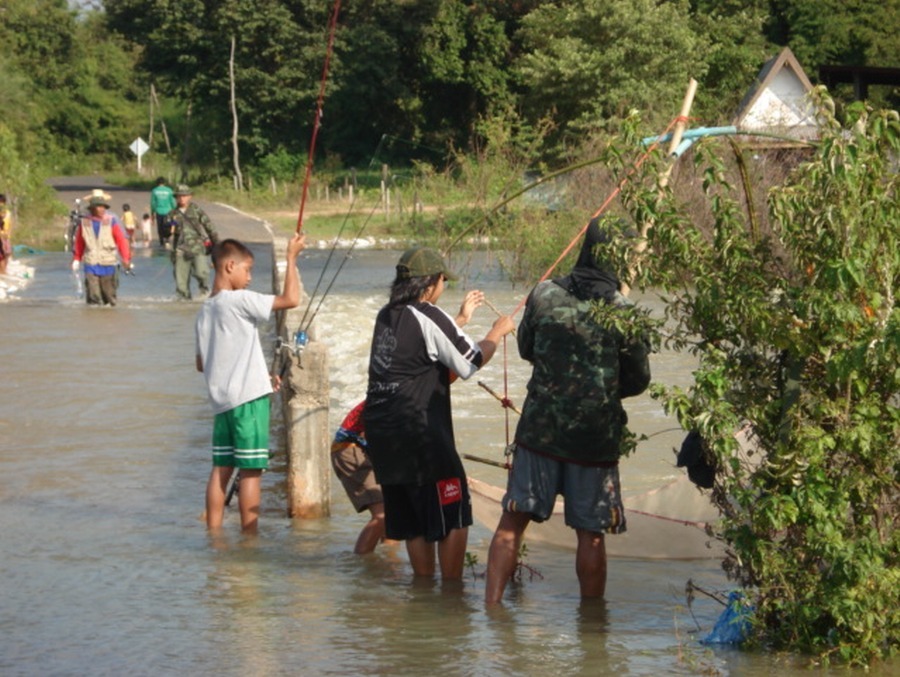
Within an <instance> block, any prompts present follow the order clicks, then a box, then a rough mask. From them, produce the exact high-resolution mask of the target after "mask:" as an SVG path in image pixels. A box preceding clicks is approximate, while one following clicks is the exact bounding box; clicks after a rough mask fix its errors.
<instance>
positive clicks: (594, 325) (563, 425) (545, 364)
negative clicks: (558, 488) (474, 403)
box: [516, 281, 650, 465]
mask: <svg viewBox="0 0 900 677" xmlns="http://www.w3.org/2000/svg"><path fill="white" fill-rule="evenodd" d="M621 298H622V299H623V300H624V297H621ZM594 303H604V301H580V300H579V299H578V298H576V297H575V296H573V295H571V294H569V292H567V291H566V290H565V289H563V288H562V287H560V286H559V285H557V284H555V283H554V282H552V281H547V282H542V283H540V284H539V285H538V286H537V287H535V288H534V290H533V291H532V292H531V295H530V296H529V297H528V303H527V305H526V306H525V312H524V314H523V316H522V322H521V323H520V325H519V329H518V334H517V338H518V344H519V354H520V355H521V356H522V357H523V358H524V359H526V360H528V361H529V362H531V363H532V367H533V370H532V374H531V380H530V381H529V382H528V396H527V398H526V399H525V404H524V406H523V408H522V416H521V417H520V419H519V424H518V427H517V428H516V443H517V444H519V445H521V446H523V447H525V448H527V449H529V450H531V451H533V452H535V453H537V454H541V455H543V456H549V457H552V458H556V459H559V460H562V461H570V462H574V463H579V464H582V465H605V464H608V463H615V462H617V461H618V459H619V456H620V455H621V440H622V431H623V428H624V427H625V424H626V422H627V420H628V419H627V416H626V414H625V410H624V408H623V407H622V396H623V393H624V394H625V395H626V396H627V395H636V394H638V393H640V392H643V390H645V389H646V388H647V386H648V385H649V383H650V364H649V360H648V352H649V351H648V349H647V347H646V345H644V343H643V342H641V341H634V342H626V341H625V340H624V337H623V336H622V335H621V334H620V333H619V332H618V331H617V330H615V329H613V328H609V327H606V326H602V325H601V324H599V323H598V322H597V321H596V320H594V319H592V318H591V307H592V304H594Z"/></svg>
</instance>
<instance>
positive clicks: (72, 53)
mask: <svg viewBox="0 0 900 677" xmlns="http://www.w3.org/2000/svg"><path fill="white" fill-rule="evenodd" d="M0 43H2V44H3V45H4V49H3V54H2V55H0V72H2V73H3V78H4V103H3V114H2V117H0V160H2V161H0V192H5V193H6V194H7V195H8V196H9V197H10V199H11V200H12V201H13V204H14V205H15V208H16V212H17V214H16V215H17V218H18V223H17V227H16V231H17V234H16V237H17V238H23V237H25V238H27V237H28V233H29V232H30V231H31V228H32V226H34V225H35V224H36V223H39V222H42V221H45V220H47V219H48V217H49V216H50V215H51V214H52V212H53V208H54V203H53V200H52V197H51V191H50V190H49V189H48V188H47V187H46V186H45V185H44V184H43V179H44V178H45V177H46V176H47V175H48V174H50V173H57V174H59V173H64V172H77V171H84V170H86V169H89V170H99V169H105V168H108V167H109V166H114V165H116V164H117V163H118V162H120V161H122V160H124V159H126V158H128V157H129V156H130V153H129V150H128V145H129V143H130V142H131V141H132V140H133V139H134V138H135V136H137V135H138V134H140V133H141V132H142V131H143V129H142V128H141V119H142V117H143V111H142V107H140V106H139V104H138V102H137V95H136V90H135V87H134V85H133V82H134V81H133V64H134V59H133V56H132V53H131V51H130V50H129V49H128V47H127V45H125V44H124V43H123V41H122V40H121V39H119V38H118V37H117V36H115V35H110V34H109V32H108V31H107V30H106V28H105V25H104V22H103V18H102V16H100V15H97V14H91V15H88V16H87V17H85V18H84V19H79V18H78V15H77V14H76V13H75V12H73V11H72V10H70V9H69V8H68V6H67V3H66V1H65V0H5V1H4V2H3V3H2V5H0ZM32 242H33V243H34V244H38V245H42V244H44V243H43V242H42V241H41V239H40V238H35V239H34V240H32Z"/></svg>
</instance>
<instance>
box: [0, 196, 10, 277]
mask: <svg viewBox="0 0 900 677" xmlns="http://www.w3.org/2000/svg"><path fill="white" fill-rule="evenodd" d="M11 234H12V213H11V212H10V211H9V209H7V207H6V195H3V194H0V275H6V269H7V266H8V265H9V260H10V259H11V258H12V239H11V237H10V236H11Z"/></svg>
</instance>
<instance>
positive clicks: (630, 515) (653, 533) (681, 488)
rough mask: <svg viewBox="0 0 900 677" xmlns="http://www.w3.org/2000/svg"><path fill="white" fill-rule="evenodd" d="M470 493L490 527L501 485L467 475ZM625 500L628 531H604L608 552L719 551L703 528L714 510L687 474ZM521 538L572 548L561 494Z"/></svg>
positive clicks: (701, 554)
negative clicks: (546, 514)
mask: <svg viewBox="0 0 900 677" xmlns="http://www.w3.org/2000/svg"><path fill="white" fill-rule="evenodd" d="M469 493H470V494H471V496H472V513H473V516H474V518H475V519H476V520H478V521H479V522H481V523H482V524H484V525H485V526H486V527H487V528H488V529H491V530H493V529H495V528H496V527H497V523H498V522H499V520H500V515H501V513H502V511H503V509H502V507H501V501H502V499H503V494H504V490H503V489H502V488H500V487H496V486H493V485H491V484H488V483H486V482H482V481H480V480H477V479H474V478H471V477H470V478H469ZM624 503H625V520H626V527H627V531H626V532H625V533H624V534H610V535H607V537H606V539H605V540H606V554H607V556H609V557H628V558H637V559H681V560H688V559H707V558H721V557H723V556H724V546H723V544H722V542H721V541H718V540H717V539H715V538H713V537H711V536H709V535H708V534H707V531H706V527H707V525H708V524H711V523H713V522H715V521H716V520H717V519H718V516H719V515H718V512H717V510H716V508H715V506H714V505H713V504H712V502H711V501H710V500H709V498H708V496H707V495H706V494H704V493H702V492H701V491H700V490H699V489H698V488H697V487H696V486H694V484H693V483H692V482H691V481H690V480H689V479H688V478H687V476H683V477H680V478H678V479H676V480H674V481H672V482H670V483H668V484H666V485H664V486H662V487H659V488H658V489H653V490H651V491H648V492H646V493H643V494H638V495H636V496H631V497H628V496H626V497H625V499H624ZM525 541H526V543H548V544H552V545H555V546H558V547H562V548H569V549H573V550H574V549H575V546H576V536H575V531H574V530H573V529H570V528H569V527H567V526H566V525H565V519H564V516H563V501H562V499H561V498H558V499H557V501H556V506H555V508H554V510H553V515H552V516H551V518H550V519H549V520H547V521H545V522H540V523H538V522H531V523H530V524H529V525H528V529H527V530H526V531H525Z"/></svg>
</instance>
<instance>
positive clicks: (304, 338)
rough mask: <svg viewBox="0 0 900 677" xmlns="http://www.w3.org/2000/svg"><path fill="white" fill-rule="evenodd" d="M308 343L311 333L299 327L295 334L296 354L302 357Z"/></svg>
mask: <svg viewBox="0 0 900 677" xmlns="http://www.w3.org/2000/svg"><path fill="white" fill-rule="evenodd" d="M307 345H309V335H308V334H307V333H306V332H305V331H303V330H302V329H298V330H297V332H296V333H295V334H294V346H293V350H294V355H296V356H297V357H300V355H301V354H302V353H303V350H304V349H305V348H306V346H307Z"/></svg>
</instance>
